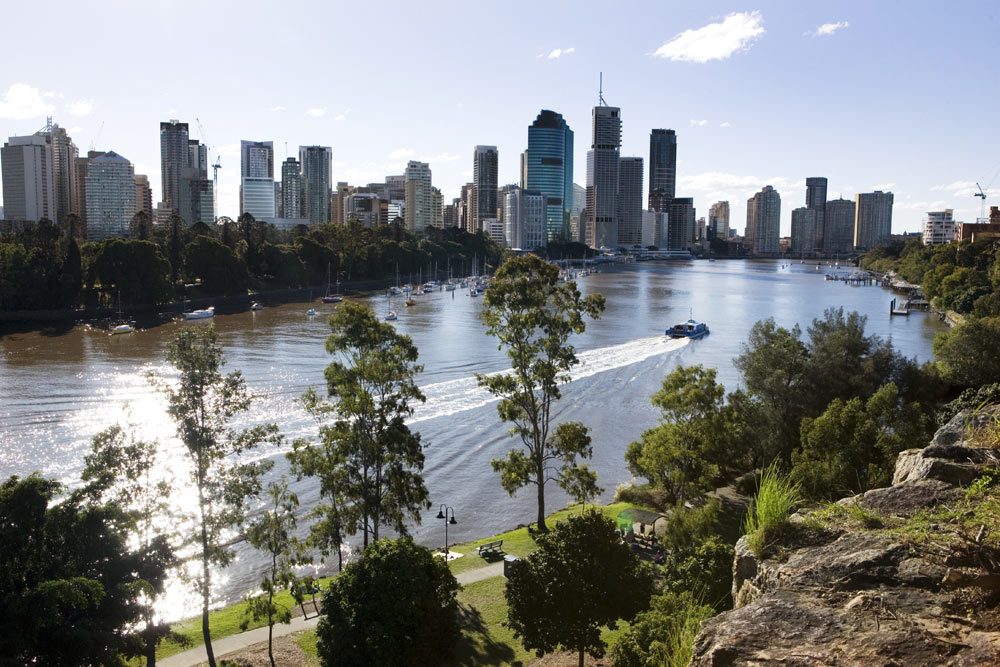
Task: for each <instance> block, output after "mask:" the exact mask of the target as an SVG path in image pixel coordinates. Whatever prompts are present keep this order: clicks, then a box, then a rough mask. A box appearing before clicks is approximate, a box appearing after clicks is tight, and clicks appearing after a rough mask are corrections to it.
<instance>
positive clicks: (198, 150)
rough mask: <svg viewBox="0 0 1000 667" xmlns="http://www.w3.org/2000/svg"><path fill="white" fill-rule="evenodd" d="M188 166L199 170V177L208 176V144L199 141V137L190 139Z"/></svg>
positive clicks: (202, 178) (201, 178)
mask: <svg viewBox="0 0 1000 667" xmlns="http://www.w3.org/2000/svg"><path fill="white" fill-rule="evenodd" d="M187 166H189V167H191V168H192V169H197V170H198V179H199V180H205V179H207V178H208V146H206V145H205V144H201V143H198V140H197V139H188V163H187Z"/></svg>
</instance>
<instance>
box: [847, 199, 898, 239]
mask: <svg viewBox="0 0 1000 667" xmlns="http://www.w3.org/2000/svg"><path fill="white" fill-rule="evenodd" d="M892 200H893V195H892V193H891V192H882V191H881V190H876V191H875V192H861V193H858V194H856V195H855V196H854V207H855V211H854V215H855V218H854V247H855V248H859V249H862V250H870V249H872V248H874V247H875V246H877V245H882V244H885V243H888V242H889V237H890V236H892Z"/></svg>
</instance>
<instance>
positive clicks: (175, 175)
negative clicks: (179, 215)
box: [160, 119, 191, 212]
mask: <svg viewBox="0 0 1000 667" xmlns="http://www.w3.org/2000/svg"><path fill="white" fill-rule="evenodd" d="M188 142H189V139H188V124H187V123H182V122H180V121H179V120H176V119H174V120H169V121H166V122H162V123H160V189H161V190H162V198H161V201H162V202H163V203H164V205H165V206H166V208H168V209H171V210H173V211H175V212H177V211H179V210H180V201H181V170H182V169H184V168H185V167H189V166H190V163H191V154H190V148H189V146H188Z"/></svg>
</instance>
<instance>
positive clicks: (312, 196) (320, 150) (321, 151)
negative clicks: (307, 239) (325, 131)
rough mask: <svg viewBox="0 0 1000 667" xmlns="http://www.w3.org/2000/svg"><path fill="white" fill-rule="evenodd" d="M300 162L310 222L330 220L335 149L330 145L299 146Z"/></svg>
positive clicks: (315, 223) (320, 222)
mask: <svg viewBox="0 0 1000 667" xmlns="http://www.w3.org/2000/svg"><path fill="white" fill-rule="evenodd" d="M299 163H300V164H301V165H302V180H303V182H304V183H305V216H303V217H306V218H309V224H312V225H322V224H324V223H327V222H330V220H331V216H330V185H331V183H332V181H331V172H332V168H333V149H332V148H330V147H329V146H299Z"/></svg>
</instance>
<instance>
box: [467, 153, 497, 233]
mask: <svg viewBox="0 0 1000 667" xmlns="http://www.w3.org/2000/svg"><path fill="white" fill-rule="evenodd" d="M497 165H498V154H497V147H496V146H476V148H475V150H473V152H472V213H473V216H474V220H473V223H474V224H475V226H476V228H479V227H480V226H481V223H482V221H483V220H485V219H487V218H495V217H497Z"/></svg>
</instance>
